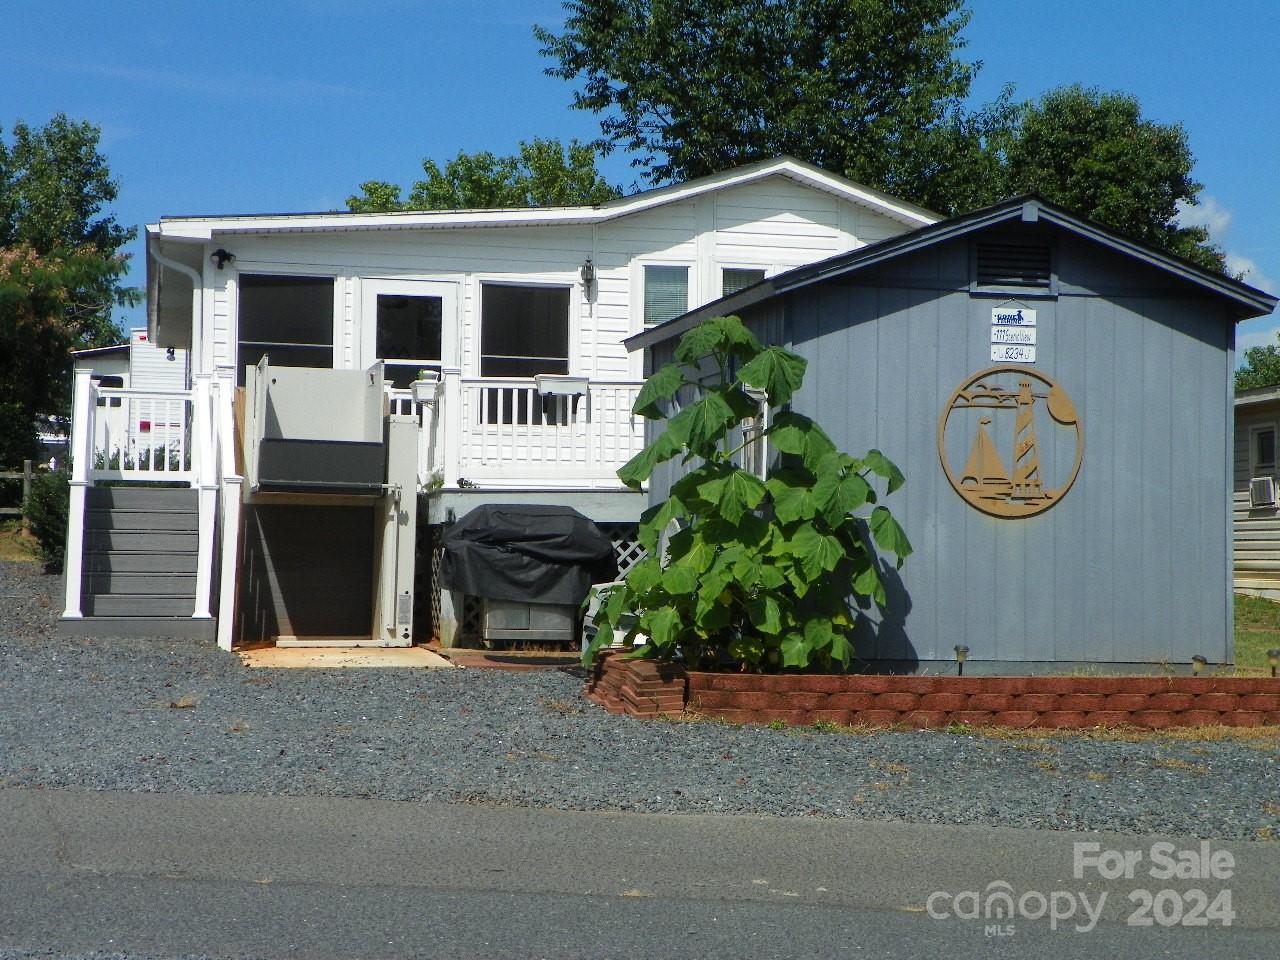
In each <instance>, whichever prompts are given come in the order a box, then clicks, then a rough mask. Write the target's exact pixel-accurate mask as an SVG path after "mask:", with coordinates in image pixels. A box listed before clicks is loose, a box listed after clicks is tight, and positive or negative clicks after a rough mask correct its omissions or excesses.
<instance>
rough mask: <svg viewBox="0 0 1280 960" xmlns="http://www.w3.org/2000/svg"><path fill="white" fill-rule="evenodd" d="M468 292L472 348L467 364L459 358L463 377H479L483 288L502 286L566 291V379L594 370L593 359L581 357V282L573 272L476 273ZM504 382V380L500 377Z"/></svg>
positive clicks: (589, 373) (530, 380)
mask: <svg viewBox="0 0 1280 960" xmlns="http://www.w3.org/2000/svg"><path fill="white" fill-rule="evenodd" d="M472 283H473V284H474V286H473V287H472V292H471V304H472V306H471V313H472V317H471V324H470V334H471V336H472V338H473V339H472V348H471V357H470V361H471V362H470V363H469V364H463V363H462V360H461V358H460V359H459V364H460V365H462V366H464V368H465V367H469V368H470V369H464V371H463V376H464V377H479V376H481V373H480V364H481V356H480V344H481V343H482V342H483V337H484V286H485V284H491V285H492V286H501V287H551V288H554V289H559V290H563V289H566V288H567V289H568V290H569V315H568V316H567V317H566V318H565V322H566V323H568V324H569V338H568V344H567V347H566V349H567V350H568V351H569V356H568V358H567V359H568V361H569V376H574V377H582V376H586V377H589V376H591V375H592V373H593V371H592V370H591V369H588V368H589V366H590V365H591V364H592V363H594V358H584V357H583V356H582V335H581V331H582V322H583V316H582V299H583V298H582V280H581V278H580V277H579V276H578V275H577V274H576V273H565V274H545V273H544V274H541V275H539V276H537V277H529V276H526V275H523V274H518V273H478V274H475V275H474V276H473V277H472ZM502 379H506V378H502ZM515 379H528V380H529V382H531V383H532V382H533V378H532V377H528V378H521V377H516V378H515Z"/></svg>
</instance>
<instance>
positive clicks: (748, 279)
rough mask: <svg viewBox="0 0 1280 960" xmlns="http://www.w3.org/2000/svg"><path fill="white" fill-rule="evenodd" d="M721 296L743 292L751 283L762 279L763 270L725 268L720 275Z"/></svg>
mask: <svg viewBox="0 0 1280 960" xmlns="http://www.w3.org/2000/svg"><path fill="white" fill-rule="evenodd" d="M720 279H721V284H720V290H721V296H725V297H727V296H729V294H731V293H737V292H738V291H739V290H745V289H746V288H747V287H749V286H751V285H752V284H753V283H759V282H760V281H761V280H763V279H764V270H763V269H759V270H757V269H747V268H745V267H725V268H724V270H722V271H721V273H720Z"/></svg>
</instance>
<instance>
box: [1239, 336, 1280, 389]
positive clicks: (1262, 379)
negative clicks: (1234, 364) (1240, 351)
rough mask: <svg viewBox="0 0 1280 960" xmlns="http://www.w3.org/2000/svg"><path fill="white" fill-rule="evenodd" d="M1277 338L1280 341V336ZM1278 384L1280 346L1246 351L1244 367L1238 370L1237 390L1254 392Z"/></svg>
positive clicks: (1272, 344) (1270, 345) (1274, 345)
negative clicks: (1253, 390) (1259, 388)
mask: <svg viewBox="0 0 1280 960" xmlns="http://www.w3.org/2000/svg"><path fill="white" fill-rule="evenodd" d="M1276 336H1277V339H1280V334H1277V335H1276ZM1276 384H1280V346H1278V345H1277V344H1274V343H1269V344H1267V345H1266V346H1263V347H1250V348H1249V349H1248V350H1246V351H1245V352H1244V366H1242V367H1239V368H1238V369H1237V370H1236V389H1237V390H1252V389H1254V388H1255V387H1273V386H1275V385H1276Z"/></svg>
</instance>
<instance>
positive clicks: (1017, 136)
mask: <svg viewBox="0 0 1280 960" xmlns="http://www.w3.org/2000/svg"><path fill="white" fill-rule="evenodd" d="M1003 147H1004V151H1005V156H1004V171H1003V178H1002V179H1003V182H1002V183H1000V191H1001V192H1002V193H1003V194H1004V195H1006V196H1008V195H1012V194H1018V193H1026V192H1035V193H1039V194H1040V195H1041V196H1043V197H1044V198H1045V199H1046V200H1050V201H1052V202H1054V203H1058V204H1061V205H1062V206H1064V207H1067V208H1069V209H1071V210H1074V211H1076V212H1078V213H1081V214H1083V215H1084V216H1086V217H1089V218H1090V219H1093V220H1096V221H1098V222H1099V223H1102V224H1105V225H1107V226H1109V227H1113V228H1114V229H1116V230H1118V231H1120V232H1121V233H1124V234H1126V235H1128V236H1130V237H1133V238H1134V239H1136V240H1140V241H1142V242H1144V243H1147V244H1150V245H1151V246H1153V247H1155V248H1156V249H1159V250H1164V251H1166V252H1168V253H1172V254H1174V255H1176V256H1181V257H1185V258H1187V259H1189V260H1193V261H1194V262H1196V263H1197V264H1199V265H1200V266H1202V267H1205V268H1207V269H1210V270H1217V271H1222V270H1223V269H1224V266H1223V254H1222V252H1221V251H1220V250H1218V249H1216V248H1215V247H1213V246H1212V245H1210V244H1209V243H1208V240H1209V235H1208V232H1207V231H1206V230H1205V229H1204V228H1203V227H1184V226H1181V225H1180V224H1179V223H1178V208H1179V205H1181V204H1188V205H1193V204H1195V202H1196V196H1197V194H1198V193H1199V192H1200V188H1201V185H1200V184H1199V183H1197V182H1195V181H1194V180H1193V179H1192V178H1191V170H1192V167H1193V166H1194V163H1195V161H1194V158H1193V157H1192V155H1191V148H1190V146H1189V144H1188V143H1187V134H1186V131H1185V130H1184V129H1183V128H1182V126H1181V125H1179V124H1161V123H1156V122H1155V121H1152V120H1146V119H1143V117H1142V108H1141V105H1140V104H1139V102H1138V100H1137V98H1136V97H1132V96H1129V95H1128V94H1125V93H1108V92H1103V91H1100V90H1097V89H1087V88H1084V87H1081V86H1067V87H1061V88H1059V89H1056V90H1052V91H1050V92H1049V93H1047V94H1045V95H1044V96H1043V97H1041V98H1040V99H1039V100H1038V101H1035V102H1033V103H1028V104H1024V105H1023V106H1022V107H1021V108H1020V109H1019V110H1018V111H1017V114H1016V119H1015V122H1014V126H1013V129H1012V130H1011V131H1010V133H1009V134H1007V135H1005V136H1004V137H1003ZM997 182H998V183H999V181H997ZM992 199H993V200H995V199H999V197H992Z"/></svg>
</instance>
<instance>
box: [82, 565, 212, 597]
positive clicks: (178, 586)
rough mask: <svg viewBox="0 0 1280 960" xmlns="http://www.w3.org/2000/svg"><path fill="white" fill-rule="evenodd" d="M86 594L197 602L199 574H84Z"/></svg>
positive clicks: (112, 572)
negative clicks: (167, 598)
mask: <svg viewBox="0 0 1280 960" xmlns="http://www.w3.org/2000/svg"><path fill="white" fill-rule="evenodd" d="M84 591H85V593H86V594H94V595H97V596H101V595H103V594H119V595H129V594H132V595H135V596H155V597H182V598H184V599H186V600H187V601H188V603H194V602H195V596H196V576H195V574H194V573H177V574H175V573H121V572H120V571H115V570H113V571H109V572H100V573H86V574H85V575H84Z"/></svg>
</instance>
